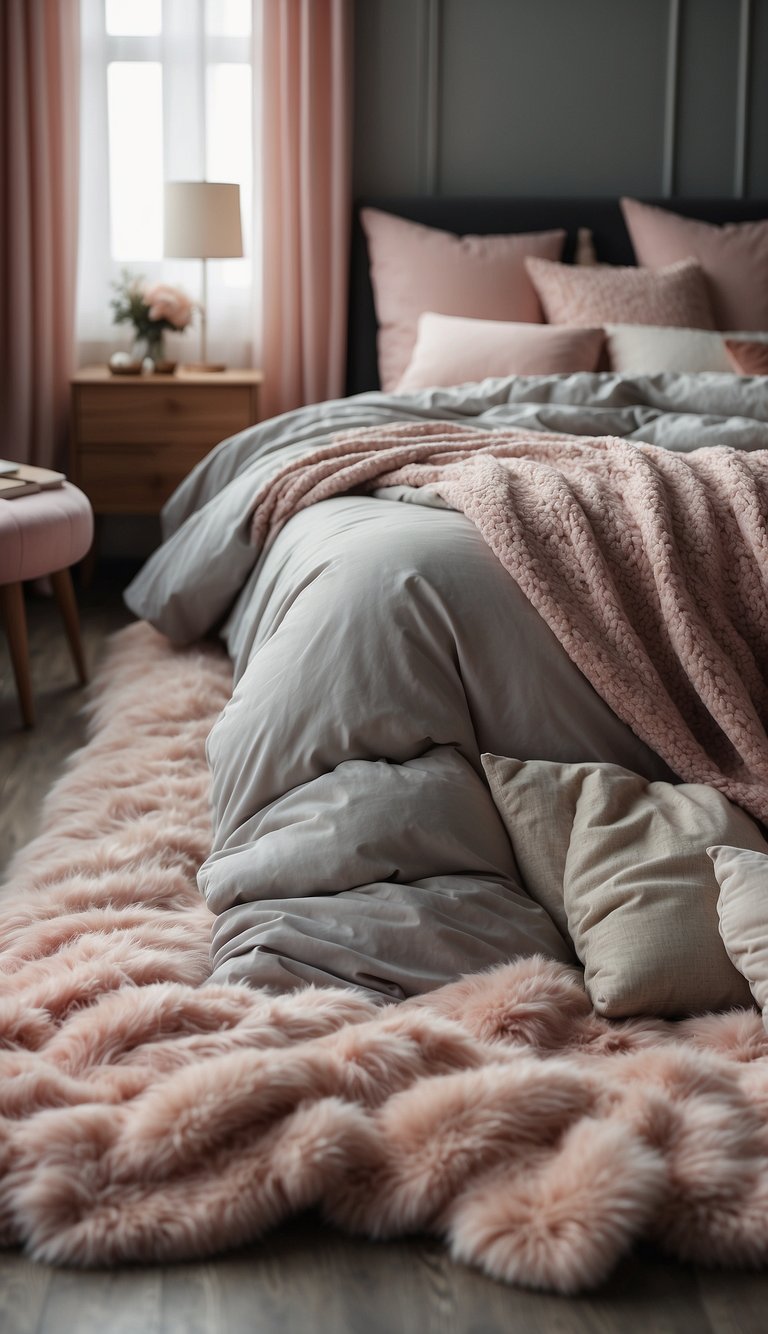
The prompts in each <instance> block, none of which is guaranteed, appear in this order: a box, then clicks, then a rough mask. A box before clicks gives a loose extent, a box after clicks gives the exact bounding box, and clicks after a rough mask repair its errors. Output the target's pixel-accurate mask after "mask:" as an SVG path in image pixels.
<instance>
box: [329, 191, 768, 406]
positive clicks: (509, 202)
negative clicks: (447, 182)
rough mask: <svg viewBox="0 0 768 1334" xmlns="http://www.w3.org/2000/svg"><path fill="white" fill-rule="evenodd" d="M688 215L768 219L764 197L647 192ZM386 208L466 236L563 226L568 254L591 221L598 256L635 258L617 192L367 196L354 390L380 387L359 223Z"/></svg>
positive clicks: (357, 256)
mask: <svg viewBox="0 0 768 1334" xmlns="http://www.w3.org/2000/svg"><path fill="white" fill-rule="evenodd" d="M644 202H645V203H648V204H658V205H659V206H660V207H661V208H668V209H671V210H672V211H673V212H675V213H682V214H684V215H685V216H686V217H691V218H701V219H702V221H704V222H716V223H723V222H753V221H755V220H757V219H761V218H768V200H765V199H647V200H645V201H644ZM365 207H368V208H380V209H383V210H384V212H386V213H396V214H398V215H399V216H400V217H402V218H410V219H411V220H412V221H413V222H423V223H425V224H426V225H427V226H428V227H441V228H442V229H443V230H444V231H448V232H457V233H458V234H459V235H463V234H465V233H474V234H476V235H479V236H487V235H490V234H492V233H506V232H541V231H550V230H551V229H552V228H555V227H564V228H565V230H566V231H567V233H568V237H567V240H566V245H565V251H564V254H563V258H564V259H565V260H571V259H572V258H573V253H574V247H575V243H576V233H577V231H578V229H579V227H589V228H590V230H591V231H592V235H593V238H594V245H595V251H596V253H597V258H598V260H601V261H603V262H604V263H606V264H633V263H634V254H633V250H632V245H631V243H630V240H629V236H628V234H627V229H626V227H625V226H624V219H623V217H622V214H621V209H620V207H619V203H618V200H617V199H495V198H491V199H484V198H478V197H466V198H458V199H456V198H451V197H449V196H440V195H424V196H404V197H398V198H393V199H361V200H359V201H358V203H357V205H356V207H355V216H354V221H353V226H352V255H351V271H350V290H349V342H348V348H347V393H348V394H359V393H362V392H363V391H364V390H366V389H378V387H379V375H378V369H377V364H376V328H377V325H376V312H375V309H374V305H373V292H372V289H371V281H370V277H369V273H368V250H367V247H366V243H365V235H364V233H363V229H362V227H361V225H360V217H359V210H360V209H361V208H365Z"/></svg>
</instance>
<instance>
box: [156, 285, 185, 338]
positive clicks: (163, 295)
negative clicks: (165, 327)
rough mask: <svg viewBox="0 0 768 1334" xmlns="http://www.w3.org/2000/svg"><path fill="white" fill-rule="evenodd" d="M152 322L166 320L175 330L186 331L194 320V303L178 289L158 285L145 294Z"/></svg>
mask: <svg viewBox="0 0 768 1334" xmlns="http://www.w3.org/2000/svg"><path fill="white" fill-rule="evenodd" d="M144 300H145V302H146V304H147V305H148V306H149V318H150V319H151V320H166V321H167V323H168V324H170V325H171V327H172V328H173V329H186V327H187V325H188V324H189V323H190V322H191V320H192V309H193V307H192V302H191V301H190V299H189V297H188V296H186V295H185V293H184V292H182V291H180V290H179V288H178V287H167V286H166V285H165V284H164V283H158V284H157V285H156V286H155V287H150V288H149V289H148V290H147V291H146V292H145V293H144Z"/></svg>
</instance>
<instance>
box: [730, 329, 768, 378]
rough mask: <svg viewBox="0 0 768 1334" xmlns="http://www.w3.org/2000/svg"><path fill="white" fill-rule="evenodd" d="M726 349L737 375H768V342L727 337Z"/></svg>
mask: <svg viewBox="0 0 768 1334" xmlns="http://www.w3.org/2000/svg"><path fill="white" fill-rule="evenodd" d="M725 350H726V352H727V353H728V360H729V361H730V363H731V365H732V367H733V369H734V370H735V372H736V374H737V375H768V343H756V342H746V341H743V340H742V339H738V338H726V339H725Z"/></svg>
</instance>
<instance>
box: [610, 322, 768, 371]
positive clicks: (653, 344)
mask: <svg viewBox="0 0 768 1334" xmlns="http://www.w3.org/2000/svg"><path fill="white" fill-rule="evenodd" d="M605 333H606V345H607V349H608V360H609V362H610V367H611V370H613V371H618V372H619V373H620V374H624V375H658V374H660V373H662V372H664V371H678V372H699V371H721V372H724V373H729V374H731V375H732V374H733V373H734V369H735V368H734V364H733V361H732V360H731V358H730V357H729V355H728V348H727V346H726V339H728V340H729V342H731V343H732V344H733V347H734V348H736V349H738V348H739V347H741V346H742V344H743V346H744V347H745V348H749V347H752V346H753V345H754V343H755V342H759V339H757V338H756V336H755V335H754V334H748V333H744V334H742V333H725V334H721V333H714V332H710V331H709V330H708V329H674V328H669V327H665V326H663V325H657V324H606V326H605ZM764 338H765V341H766V348H765V354H766V356H768V334H765V335H764Z"/></svg>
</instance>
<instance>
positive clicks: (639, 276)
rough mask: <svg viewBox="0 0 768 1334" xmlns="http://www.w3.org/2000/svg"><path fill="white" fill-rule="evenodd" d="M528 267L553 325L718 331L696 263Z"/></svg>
mask: <svg viewBox="0 0 768 1334" xmlns="http://www.w3.org/2000/svg"><path fill="white" fill-rule="evenodd" d="M525 267H526V268H527V270H528V273H529V275H530V278H531V282H532V283H533V285H534V287H535V288H536V291H537V292H538V294H539V298H540V300H541V304H542V306H543V308H544V314H545V315H546V317H547V319H548V320H549V322H550V324H579V325H593V326H594V325H598V324H661V325H672V326H673V327H677V328H690V329H714V328H715V322H714V317H713V315H712V308H711V306H710V302H709V294H708V292H707V285H706V280H705V278H704V274H703V272H702V270H701V268H700V267H699V265H698V264H697V263H696V261H695V260H693V259H686V260H682V261H681V262H680V263H679V264H670V265H669V267H668V268H666V269H659V270H657V271H655V272H654V271H652V270H650V269H638V268H633V267H632V266H631V265H628V266H627V267H626V268H624V267H622V266H621V265H617V264H616V265H615V264H595V265H588V264H585V265H580V264H557V263H553V262H552V261H550V260H547V259H527V260H526V261H525Z"/></svg>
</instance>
